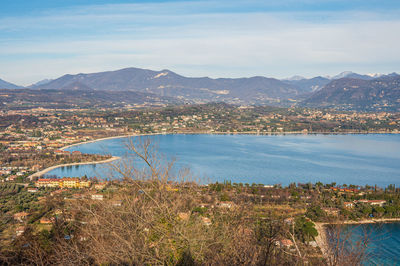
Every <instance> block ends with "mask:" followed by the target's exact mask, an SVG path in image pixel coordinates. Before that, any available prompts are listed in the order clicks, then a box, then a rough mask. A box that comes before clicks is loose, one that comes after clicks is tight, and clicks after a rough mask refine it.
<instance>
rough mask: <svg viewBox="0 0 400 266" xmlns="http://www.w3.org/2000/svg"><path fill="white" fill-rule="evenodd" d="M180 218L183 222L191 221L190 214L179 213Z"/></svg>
mask: <svg viewBox="0 0 400 266" xmlns="http://www.w3.org/2000/svg"><path fill="white" fill-rule="evenodd" d="M178 217H179V219H181V220H182V221H187V220H189V217H190V212H179V213H178Z"/></svg>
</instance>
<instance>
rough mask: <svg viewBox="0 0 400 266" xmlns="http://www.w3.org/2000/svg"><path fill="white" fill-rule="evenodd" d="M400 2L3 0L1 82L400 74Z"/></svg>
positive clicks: (0, 22)
mask: <svg viewBox="0 0 400 266" xmlns="http://www.w3.org/2000/svg"><path fill="white" fill-rule="evenodd" d="M399 29H400V1H385V0H381V1H372V0H364V1H359V0H354V1H352V0H324V1H322V0H320V1H317V0H281V1H266V0H263V1H262V0H245V1H235V0H231V1H227V0H215V1H207V0H203V1H183V0H182V1H168V0H164V1H163V0H159V1H127V0H116V1H106V0H92V1H89V0H69V1H68V0H42V1H39V0H24V1H22V0H1V1H0V78H2V79H4V80H7V81H10V82H13V83H17V84H21V85H29V84H31V83H34V82H36V81H38V80H41V79H44V78H56V77H59V76H61V75H63V74H66V73H70V74H75V73H90V72H98V71H106V70H116V69H120V68H124V67H141V68H149V69H154V70H161V69H170V70H172V71H175V72H177V73H179V74H182V75H186V76H210V77H243V76H255V75H263V76H268V77H277V78H283V77H289V76H292V75H303V76H306V77H312V76H317V75H334V74H337V73H338V72H341V71H345V70H352V71H356V72H360V73H375V72H379V73H389V72H394V71H395V72H400V52H399V48H398V47H399V46H398V45H399V43H400V34H399Z"/></svg>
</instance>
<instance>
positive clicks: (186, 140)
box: [48, 134, 400, 186]
mask: <svg viewBox="0 0 400 266" xmlns="http://www.w3.org/2000/svg"><path fill="white" fill-rule="evenodd" d="M150 138H151V139H152V140H153V141H154V142H155V143H156V144H157V146H158V150H159V151H160V152H161V153H162V154H164V155H165V156H166V157H169V158H172V157H174V158H176V159H177V164H176V165H177V167H178V168H179V167H190V169H191V170H192V172H193V173H195V174H196V175H197V176H198V177H201V178H206V180H210V181H217V180H218V181H223V180H232V181H233V182H243V183H253V182H254V183H263V184H277V183H280V184H283V185H287V184H289V183H291V182H313V183H314V182H317V181H321V182H323V183H331V182H336V183H338V184H358V185H365V184H369V185H375V184H377V185H379V186H386V185H388V184H396V185H400V135H390V134H373V135H281V136H254V135H158V136H151V137H150ZM126 143H127V138H119V139H108V140H102V141H98V142H93V143H87V144H81V145H78V146H73V147H70V148H68V149H67V150H69V151H74V150H79V151H81V152H83V153H101V154H111V155H115V156H122V157H125V156H127V155H126V153H127V150H126V146H125V144H126ZM85 174H86V175H87V176H89V177H93V176H97V177H104V178H106V177H108V175H109V167H106V166H104V165H101V164H99V165H81V166H73V167H68V168H67V167H64V168H57V169H55V170H53V171H51V172H49V173H48V175H57V176H59V177H63V176H73V177H75V176H83V175H85Z"/></svg>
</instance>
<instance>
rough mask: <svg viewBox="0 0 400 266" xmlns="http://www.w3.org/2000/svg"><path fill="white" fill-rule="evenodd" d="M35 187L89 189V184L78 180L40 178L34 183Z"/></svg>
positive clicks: (86, 181) (87, 181)
mask: <svg viewBox="0 0 400 266" xmlns="http://www.w3.org/2000/svg"><path fill="white" fill-rule="evenodd" d="M35 186H36V187H53V188H89V187H90V186H91V182H90V181H89V180H82V179H79V178H68V177H65V178H61V179H57V178H40V179H38V180H37V181H36V182H35Z"/></svg>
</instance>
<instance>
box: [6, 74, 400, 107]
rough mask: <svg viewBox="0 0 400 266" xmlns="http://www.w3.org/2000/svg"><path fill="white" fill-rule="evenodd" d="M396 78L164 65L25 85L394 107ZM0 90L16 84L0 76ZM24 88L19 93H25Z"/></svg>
mask: <svg viewBox="0 0 400 266" xmlns="http://www.w3.org/2000/svg"><path fill="white" fill-rule="evenodd" d="M399 81H400V76H399V75H398V74H396V73H392V74H389V75H380V74H368V75H361V74H357V73H353V72H350V71H346V72H342V73H340V74H339V75H336V76H334V77H331V78H330V77H321V76H318V77H314V78H310V79H306V78H303V77H300V76H295V77H292V78H290V79H282V80H279V79H275V78H267V77H262V76H256V77H250V78H217V79H212V78H208V77H200V78H191V77H184V76H181V75H178V74H176V73H174V72H172V71H170V70H161V71H153V70H147V69H140V68H125V69H121V70H116V71H107V72H99V73H91V74H77V75H64V76H62V77H60V78H57V79H54V80H44V81H40V82H38V83H36V84H33V85H31V86H29V87H30V88H29V90H32V91H35V93H33V94H34V95H36V97H37V95H39V94H40V92H43V93H44V92H47V93H48V92H51V93H50V95H53V94H54V93H53V92H55V91H62V92H63V93H64V94H68V95H70V96H71V95H75V96H74V97H78V96H79V95H80V94H79V93H77V92H80V93H81V95H82V96H81V98H82V99H81V100H83V102H90V100H91V99H93V102H96V104H99V103H100V102H99V101H100V99H104V101H105V102H107V103H110V102H112V101H120V100H121V99H124V97H123V96H125V97H127V98H126V99H129V101H133V98H134V97H137V101H134V102H135V103H138V102H140V101H144V100H143V99H151V101H153V102H157V101H158V102H162V103H174V102H175V103H183V102H185V103H206V102H226V103H230V104H245V105H260V104H263V105H264V104H267V105H278V106H292V105H300V106H310V107H330V108H340V109H357V110H399V107H400V102H399V101H400V100H399V99H400V97H399V90H400V86H399ZM0 89H21V87H20V86H17V85H14V84H11V83H8V82H5V81H3V80H0ZM29 90H25V92H26V93H28V92H29ZM71 91H75V93H72V92H71ZM84 93H86V94H84ZM87 93H89V94H87ZM110 93H112V95H113V97H111V94H110ZM14 94H15V92H14ZM28 94H29V93H28ZM107 94H110V95H109V96H110V99H109V100H107V99H106V98H107V97H106V95H107ZM22 95H23V94H22V93H21V95H20V96H19V97H22V98H23V99H24V100H28V99H27V98H26V94H24V95H25V96H22ZM54 95H56V94H54ZM54 95H53V96H54ZM88 95H91V97H92V98H90V97H88ZM118 95H120V96H118ZM128 95H129V96H128ZM104 97H105V98H104ZM0 98H1V96H0ZM17 98H18V97H17ZM55 98H56V97H55V96H54V97H52V99H51V100H53V101H54V100H55ZM49 100H50V99H49ZM151 101H150V102H151ZM125 102H126V101H125Z"/></svg>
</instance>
